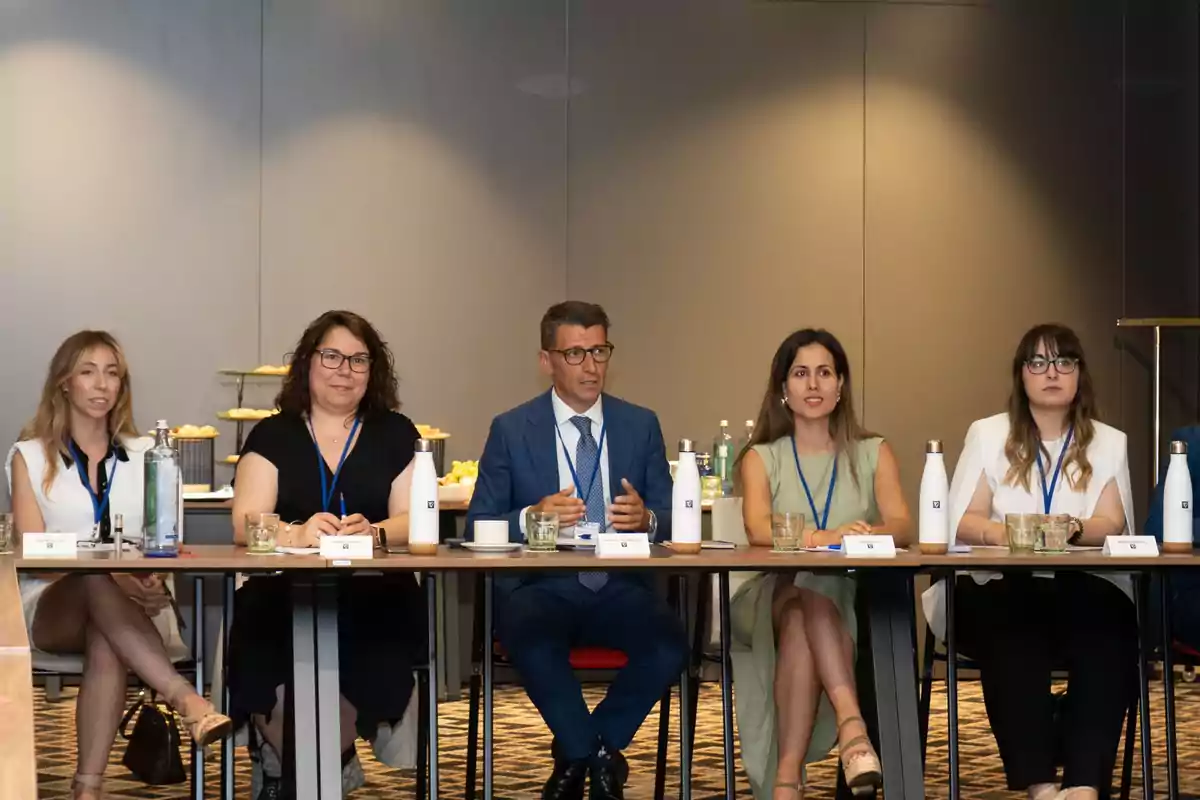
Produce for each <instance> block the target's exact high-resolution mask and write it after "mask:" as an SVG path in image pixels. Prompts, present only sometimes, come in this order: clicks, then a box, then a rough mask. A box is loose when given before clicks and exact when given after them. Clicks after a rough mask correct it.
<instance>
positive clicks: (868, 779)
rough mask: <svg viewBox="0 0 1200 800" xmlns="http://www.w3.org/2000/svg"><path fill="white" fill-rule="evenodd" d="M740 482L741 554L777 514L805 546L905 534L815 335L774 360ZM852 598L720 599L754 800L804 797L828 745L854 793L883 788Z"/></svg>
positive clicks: (809, 576) (897, 505)
mask: <svg viewBox="0 0 1200 800" xmlns="http://www.w3.org/2000/svg"><path fill="white" fill-rule="evenodd" d="M738 481H739V484H740V487H741V493H742V517H743V521H744V522H745V525H746V535H747V538H748V539H749V540H750V544H751V545H755V546H760V547H770V546H771V544H772V534H771V528H772V515H773V514H780V513H786V512H793V513H801V514H804V515H805V517H807V518H808V524H807V525H806V529H805V531H804V546H806V547H811V546H816V545H834V544H840V543H841V541H842V537H844V536H847V535H851V534H865V533H872V532H880V533H888V534H891V535H892V536H893V537H894V538H895V540H896V544H897V545H904V544H907V542H908V540H909V538H910V536H911V532H912V521H911V519H910V517H909V513H908V506H907V504H906V503H905V502H904V495H903V493H902V492H901V490H900V470H899V467H898V466H897V464H896V457H895V455H893V453H892V449H891V448H890V447H889V446H888V444H887V442H885V441H884V440H883V439H882V437H879V436H876V435H875V434H873V433H868V432H867V431H866V430H864V429H863V427H862V425H861V424H860V423H859V421H858V418H857V416H856V415H855V413H854V403H853V391H852V389H851V384H850V361H849V359H848V358H847V357H846V351H845V349H844V348H843V347H842V345H841V343H840V342H838V340H837V338H836V337H834V335H833V334H831V333H829V332H828V331H825V330H812V329H805V330H800V331H796V332H795V333H793V334H792V335H791V336H789V337H788V338H787V339H785V340H784V341H783V343H782V344H781V345H780V346H779V349H778V350H777V351H776V353H775V358H774V360H773V361H772V363H771V375H770V378H769V379H768V381H767V390H766V393H765V396H764V397H763V403H762V411H761V412H760V413H759V417H758V422H757V424H756V425H755V427H754V436H753V438H752V439H751V442H750V445H749V446H748V447H747V449H746V451H745V452H743V453H742V454H741V455H740V456H739V463H738ZM854 593H855V582H854V579H853V578H851V577H846V576H842V575H819V574H815V573H810V572H793V573H770V574H762V575H758V576H756V577H754V578H752V579H751V580H749V581H747V582H746V583H745V584H743V585H742V586H741V587H740V588H739V589H738V592H737V594H736V595H734V597H733V599H732V604H731V609H732V623H733V626H732V630H733V636H734V644H735V648H734V653H733V662H734V670H733V673H734V678H735V680H736V682H737V692H736V695H735V697H736V700H737V714H738V732H739V735H740V737H741V743H742V760H743V762H744V763H745V766H746V773H747V774H748V776H749V778H750V784H751V787H752V789H753V791H754V797H755V798H756V800H767V798H772V800H798V799H799V798H803V796H804V765H805V763H807V762H811V761H815V760H818V759H822V758H824V757H825V756H826V755H827V754H828V753H829V749H830V748H831V747H832V746H833V745H834V744H835V743H836V744H837V745H838V755H839V757H840V759H841V763H842V769H843V771H844V772H845V776H846V783H847V784H848V786H849V787H850V789H851V791H852V792H853V793H854V794H855V795H862V794H870V793H871V792H873V791H874V790H875V789H877V788H878V787H879V786H880V784H881V783H882V777H883V776H882V773H881V767H880V764H879V757H878V756H877V755H876V753H875V750H874V748H873V747H872V746H871V742H870V740H869V739H868V738H867V728H866V724H865V723H864V722H863V719H862V712H861V710H860V708H859V703H858V691H857V688H856V686H855V684H854V643H855V637H856V635H857V628H858V626H857V623H856V621H855V618H854Z"/></svg>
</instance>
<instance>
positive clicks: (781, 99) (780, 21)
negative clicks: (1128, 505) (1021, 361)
mask: <svg viewBox="0 0 1200 800" xmlns="http://www.w3.org/2000/svg"><path fill="white" fill-rule="evenodd" d="M684 7H687V8H688V9H692V10H693V13H692V14H691V15H690V18H688V19H687V20H686V21H683V20H682V17H683V14H682V11H683V9H684ZM573 8H574V9H577V10H573V12H572V30H573V34H572V62H571V69H572V74H573V75H574V76H575V77H577V78H578V79H579V80H580V81H582V82H583V83H584V84H585V85H588V86H590V87H592V88H591V89H589V91H588V92H587V93H586V94H584V95H583V96H581V97H578V98H576V99H575V100H574V102H573V104H572V109H571V149H570V157H571V158H570V175H569V181H570V187H571V205H570V211H571V218H570V221H569V225H570V228H569V229H570V235H571V261H570V264H569V271H568V276H569V284H568V287H569V291H570V293H571V295H573V296H578V297H593V298H597V299H599V300H600V301H601V302H603V303H605V305H606V306H607V307H608V310H609V312H610V314H611V315H612V316H613V318H614V320H615V322H616V324H617V326H618V329H617V330H616V331H615V332H614V338H615V341H616V342H617V343H618V345H620V346H622V348H623V349H622V350H621V351H620V353H619V356H618V359H619V361H618V363H616V364H615V365H614V370H613V373H614V377H615V379H616V381H615V384H616V385H615V388H616V389H617V390H618V391H619V392H623V393H625V394H627V395H629V396H630V397H632V398H633V399H636V400H641V401H644V402H647V403H648V404H650V405H652V406H654V407H655V408H657V409H658V410H659V411H660V414H661V416H662V419H663V424H664V427H665V429H666V434H667V437H668V440H669V441H673V440H675V439H677V438H678V437H680V436H684V435H687V436H693V437H697V438H699V439H700V440H701V441H706V440H709V439H711V437H712V435H713V433H714V432H715V429H716V424H717V422H718V420H720V419H721V418H726V419H729V420H731V421H732V422H733V423H734V425H735V427H737V428H739V429H740V425H741V421H742V420H744V419H746V418H748V417H753V416H755V415H756V414H755V412H756V411H757V408H758V403H759V402H760V398H761V396H762V392H763V390H764V388H765V386H764V382H765V380H766V375H767V370H768V367H769V364H770V359H771V357H772V355H773V353H774V350H775V348H776V346H777V345H778V343H779V342H780V341H781V340H782V339H783V337H784V336H785V335H786V334H787V333H789V332H791V331H792V330H794V329H796V328H799V327H805V326H823V327H827V328H829V329H830V330H832V331H833V332H834V333H835V334H837V335H838V336H839V338H841V339H842V341H843V343H844V344H845V346H846V348H847V350H848V352H849V354H850V357H851V361H852V368H853V370H855V377H856V380H857V381H858V390H857V393H856V401H858V402H859V403H860V406H859V407H860V410H861V412H862V415H863V417H864V420H865V422H866V424H867V425H868V426H869V427H870V428H872V429H874V430H876V431H878V432H880V433H882V434H884V435H885V436H887V437H888V438H889V439H891V440H892V443H893V445H894V446H895V447H896V448H897V451H898V453H899V454H900V461H901V468H902V473H903V477H904V482H905V484H906V487H907V488H908V489H909V493H910V495H913V494H915V491H916V484H917V483H918V481H919V470H920V466H921V463H922V460H923V444H924V441H925V440H926V439H928V438H942V439H945V440H946V443H947V450H948V452H949V453H950V454H951V456H952V458H953V457H957V453H958V450H959V448H960V446H961V442H962V438H963V435H964V433H965V431H966V427H967V426H968V425H969V424H970V422H971V420H973V419H976V418H979V417H982V416H985V415H988V414H991V413H995V412H997V411H1000V410H1003V406H1004V402H1005V399H1006V396H1007V393H1008V388H1009V364H1010V360H1011V358H1012V351H1013V349H1014V347H1015V345H1016V342H1017V340H1018V339H1019V338H1020V335H1021V334H1022V333H1023V331H1024V330H1026V329H1027V328H1028V327H1029V326H1031V325H1033V324H1036V323H1038V322H1043V321H1051V320H1057V321H1062V322H1064V323H1067V324H1069V325H1071V326H1073V327H1075V328H1076V329H1077V330H1078V332H1079V333H1080V335H1081V336H1082V338H1083V340H1084V343H1085V347H1086V348H1087V349H1088V352H1089V356H1090V361H1091V363H1092V367H1093V370H1094V372H1095V378H1096V383H1097V386H1098V389H1099V393H1100V397H1101V401H1102V403H1103V405H1104V407H1105V408H1106V409H1108V410H1109V412H1110V413H1109V416H1108V418H1109V419H1110V420H1111V421H1112V422H1113V423H1114V424H1116V425H1119V426H1123V427H1127V428H1130V432H1131V433H1132V434H1133V435H1134V437H1135V440H1136V439H1137V437H1141V438H1142V439H1143V440H1144V438H1145V435H1144V430H1145V426H1144V424H1143V420H1144V418H1143V417H1136V418H1132V419H1130V420H1128V421H1127V420H1126V419H1125V417H1124V416H1123V415H1122V410H1123V409H1122V407H1121V397H1120V392H1119V391H1118V387H1119V385H1120V383H1119V381H1120V370H1121V365H1120V361H1121V357H1120V355H1119V354H1118V352H1117V350H1116V349H1115V348H1114V347H1113V340H1114V336H1115V328H1114V321H1115V320H1116V318H1117V317H1119V316H1120V315H1121V309H1122V293H1123V274H1122V268H1123V260H1122V245H1123V241H1122V208H1123V196H1122V170H1121V156H1122V129H1121V121H1122V109H1121V95H1120V92H1119V91H1116V90H1115V87H1117V85H1118V79H1119V76H1120V65H1121V60H1120V57H1121V41H1120V17H1119V16H1118V15H1116V14H1114V13H1111V11H1112V9H1111V8H1110V9H1109V12H1108V13H1103V12H1100V11H1097V10H1096V7H1095V6H1092V7H1090V8H1089V9H1088V11H1090V12H1093V15H1092V16H1090V17H1089V20H1090V21H1091V23H1092V24H1090V25H1089V26H1080V25H1079V20H1080V17H1079V13H1080V11H1081V9H1080V8H1079V7H1076V8H1075V9H1071V8H1068V7H1066V6H1062V7H1061V9H1060V11H1059V12H1058V13H1051V12H1049V11H1047V10H1046V9H1044V8H1041V7H1039V8H1038V10H1037V11H1036V12H1026V13H1014V12H1011V11H1001V10H999V9H997V8H983V7H964V6H957V7H956V6H936V5H935V6H930V5H905V4H886V3H880V4H816V3H812V4H804V3H800V4H753V3H750V4H738V5H736V6H733V5H731V4H728V3H723V2H720V1H719V0H707V1H706V2H696V0H689V1H688V2H684V0H676V2H669V3H656V4H654V10H653V11H651V10H650V9H647V8H645V7H642V6H638V7H636V8H635V7H634V6H633V5H632V4H621V3H618V4H616V6H614V5H613V4H612V3H606V2H602V1H601V0H591V1H585V2H581V3H577V4H575V5H574V6H573ZM618 9H619V11H618ZM697 9H700V11H699V13H695V11H696V10H697ZM635 19H636V20H637V24H636V27H635V25H634V20H635ZM576 30H577V31H578V32H577V33H576V32H574V31H576ZM635 30H636V35H634V34H633V33H632V32H633V31H635ZM1016 53H1020V54H1021V55H1020V57H1019V58H1016V57H1014V54H1016ZM618 54H619V55H618ZM662 309H669V310H670V313H669V314H664V313H660V312H661V310H662Z"/></svg>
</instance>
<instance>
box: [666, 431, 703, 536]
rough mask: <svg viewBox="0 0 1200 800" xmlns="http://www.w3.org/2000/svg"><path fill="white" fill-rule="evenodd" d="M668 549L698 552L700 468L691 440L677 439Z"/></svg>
mask: <svg viewBox="0 0 1200 800" xmlns="http://www.w3.org/2000/svg"><path fill="white" fill-rule="evenodd" d="M671 549H672V550H675V551H676V552H679V553H699V552H700V470H699V468H698V467H697V466H696V446H695V444H694V443H693V442H692V440H691V439H680V440H679V462H678V465H677V466H676V467H675V485H674V487H672V489H671Z"/></svg>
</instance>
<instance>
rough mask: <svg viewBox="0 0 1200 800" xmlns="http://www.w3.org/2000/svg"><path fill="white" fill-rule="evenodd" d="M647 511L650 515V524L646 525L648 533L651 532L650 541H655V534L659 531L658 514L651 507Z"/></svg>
mask: <svg viewBox="0 0 1200 800" xmlns="http://www.w3.org/2000/svg"><path fill="white" fill-rule="evenodd" d="M646 513H648V514H649V515H650V524H649V525H647V526H646V533H648V534H649V538H650V541H654V534H656V533H658V515H657V514H655V513H654V512H653V511H652V510H650V509H646Z"/></svg>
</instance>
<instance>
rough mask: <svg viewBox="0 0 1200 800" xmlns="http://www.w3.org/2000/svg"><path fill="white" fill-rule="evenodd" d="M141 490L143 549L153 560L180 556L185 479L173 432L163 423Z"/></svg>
mask: <svg viewBox="0 0 1200 800" xmlns="http://www.w3.org/2000/svg"><path fill="white" fill-rule="evenodd" d="M145 464H146V466H145V471H144V475H145V481H144V483H143V486H142V508H143V510H144V512H145V513H144V514H143V515H142V543H143V544H142V546H143V552H144V553H145V555H146V556H148V557H151V558H174V557H175V556H178V555H179V526H180V518H181V517H182V512H183V477H182V474H181V472H180V468H179V451H178V450H176V449H175V448H174V447H172V446H171V430H170V428H168V427H167V421H166V420H163V419H160V420H159V421H158V425H157V426H156V429H155V431H154V447H153V448H151V449H150V450H148V451H146V461H145Z"/></svg>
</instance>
